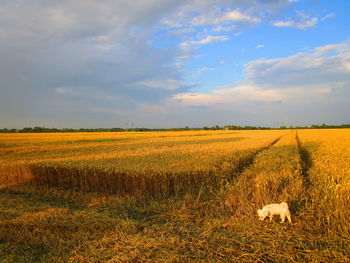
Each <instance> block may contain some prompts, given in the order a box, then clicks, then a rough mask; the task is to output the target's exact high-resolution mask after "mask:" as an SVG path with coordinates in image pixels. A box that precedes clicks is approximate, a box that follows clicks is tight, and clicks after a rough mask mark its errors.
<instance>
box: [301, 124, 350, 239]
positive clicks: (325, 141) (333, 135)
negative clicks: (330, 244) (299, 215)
mask: <svg viewBox="0 0 350 263" xmlns="http://www.w3.org/2000/svg"><path fill="white" fill-rule="evenodd" d="M299 138H300V141H301V146H302V147H303V148H304V149H305V151H307V152H308V153H309V155H310V162H311V163H312V166H311V167H310V169H309V170H308V180H309V181H310V185H311V187H310V190H309V191H310V198H311V201H312V202H311V203H310V204H309V205H308V207H307V209H306V211H305V218H306V219H307V220H308V221H310V224H308V225H307V227H308V228H309V230H310V231H320V229H322V230H323V231H324V232H325V233H328V234H334V233H337V234H340V235H341V236H344V237H349V235H350V221H349V217H350V212H349V211H350V205H349V204H350V130H349V129H344V130H317V131H314V130H301V131H299Z"/></svg>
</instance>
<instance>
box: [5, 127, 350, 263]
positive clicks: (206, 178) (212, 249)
mask: <svg viewBox="0 0 350 263" xmlns="http://www.w3.org/2000/svg"><path fill="white" fill-rule="evenodd" d="M0 185H1V188H0V208H1V209H0V255H1V257H0V262H350V223H349V222H350V220H349V218H350V205H349V204H350V130H349V129H339V130H298V131H296V130H267V131H266V130H265V131H235V130H229V131H223V130H220V131H178V132H165V131H164V132H119V133H117V132H116V133H57V134H55V133H52V134H51V133H48V134H18V133H17V134H0ZM283 201H285V202H287V203H288V204H289V208H290V210H291V212H292V221H293V222H292V224H290V223H284V224H282V223H280V219H279V218H277V217H276V218H275V220H274V221H273V222H269V221H268V220H266V221H264V222H261V221H259V220H258V216H257V213H256V210H257V209H258V208H261V207H262V206H264V205H266V204H269V203H281V202H283Z"/></svg>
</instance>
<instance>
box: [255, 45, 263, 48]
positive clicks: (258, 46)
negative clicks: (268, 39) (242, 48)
mask: <svg viewBox="0 0 350 263" xmlns="http://www.w3.org/2000/svg"><path fill="white" fill-rule="evenodd" d="M263 47H265V45H261V44H260V45H256V46H255V48H263Z"/></svg>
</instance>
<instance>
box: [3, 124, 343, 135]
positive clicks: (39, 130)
mask: <svg viewBox="0 0 350 263" xmlns="http://www.w3.org/2000/svg"><path fill="white" fill-rule="evenodd" d="M339 128H350V124H341V125H328V124H321V125H310V126H288V127H287V126H280V127H279V128H271V127H261V126H239V125H226V126H223V127H221V126H219V125H215V126H211V127H206V126H204V127H201V128H190V127H187V126H186V127H184V128H170V129H150V128H130V129H123V128H80V129H72V128H46V127H25V128H22V129H8V128H3V129H0V133H62V132H130V131H135V132H141V131H186V130H272V129H339Z"/></svg>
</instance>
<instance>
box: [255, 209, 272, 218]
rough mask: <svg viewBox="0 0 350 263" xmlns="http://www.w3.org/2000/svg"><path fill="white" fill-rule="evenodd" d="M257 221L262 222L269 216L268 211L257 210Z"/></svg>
mask: <svg viewBox="0 0 350 263" xmlns="http://www.w3.org/2000/svg"><path fill="white" fill-rule="evenodd" d="M257 212H258V216H259V220H261V221H264V219H265V218H266V217H267V216H268V215H269V211H267V210H265V209H258V211H257Z"/></svg>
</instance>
